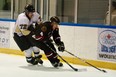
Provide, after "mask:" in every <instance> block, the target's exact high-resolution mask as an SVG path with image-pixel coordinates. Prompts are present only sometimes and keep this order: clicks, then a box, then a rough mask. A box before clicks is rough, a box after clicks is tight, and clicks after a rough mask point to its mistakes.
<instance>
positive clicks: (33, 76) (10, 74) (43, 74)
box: [0, 53, 116, 77]
mask: <svg viewBox="0 0 116 77" xmlns="http://www.w3.org/2000/svg"><path fill="white" fill-rule="evenodd" d="M71 65H72V66H73V67H75V68H78V69H80V70H81V71H74V70H72V69H71V68H70V67H69V66H68V65H67V64H65V63H64V67H62V68H59V69H56V68H54V67H52V65H51V64H50V62H49V61H48V60H44V64H43V66H42V65H36V66H33V65H29V64H27V62H26V60H25V57H24V56H17V55H8V54H1V53H0V77H116V70H108V69H105V70H106V71H107V73H103V72H101V71H99V70H97V69H95V68H93V67H87V66H79V65H73V64H71ZM100 69H103V68H100Z"/></svg>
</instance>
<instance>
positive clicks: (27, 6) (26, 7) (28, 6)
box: [24, 4, 35, 12]
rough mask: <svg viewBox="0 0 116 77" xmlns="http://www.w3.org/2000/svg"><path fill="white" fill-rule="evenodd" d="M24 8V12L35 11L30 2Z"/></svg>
mask: <svg viewBox="0 0 116 77" xmlns="http://www.w3.org/2000/svg"><path fill="white" fill-rule="evenodd" d="M24 9H25V12H35V8H34V7H33V5H32V4H27V5H26V6H25V8H24Z"/></svg>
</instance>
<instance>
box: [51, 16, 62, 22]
mask: <svg viewBox="0 0 116 77" xmlns="http://www.w3.org/2000/svg"><path fill="white" fill-rule="evenodd" d="M50 21H51V22H56V23H57V24H59V23H60V19H59V18H58V17H57V16H53V17H51V18H50Z"/></svg>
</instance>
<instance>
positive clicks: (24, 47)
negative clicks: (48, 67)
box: [13, 33, 36, 64]
mask: <svg viewBox="0 0 116 77" xmlns="http://www.w3.org/2000/svg"><path fill="white" fill-rule="evenodd" d="M13 38H14V40H15V42H16V44H17V45H18V47H19V48H20V49H21V51H24V53H25V57H26V61H27V62H28V63H31V64H36V62H35V61H34V58H33V57H32V51H33V50H32V49H31V48H30V47H31V44H30V42H29V41H28V39H27V38H26V37H25V36H18V35H17V34H16V33H14V37H13Z"/></svg>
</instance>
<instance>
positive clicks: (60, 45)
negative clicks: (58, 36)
mask: <svg viewBox="0 0 116 77" xmlns="http://www.w3.org/2000/svg"><path fill="white" fill-rule="evenodd" d="M58 50H59V51H61V52H63V51H64V50H65V46H64V43H63V42H60V43H59V45H58Z"/></svg>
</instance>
